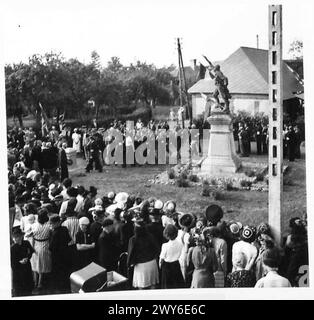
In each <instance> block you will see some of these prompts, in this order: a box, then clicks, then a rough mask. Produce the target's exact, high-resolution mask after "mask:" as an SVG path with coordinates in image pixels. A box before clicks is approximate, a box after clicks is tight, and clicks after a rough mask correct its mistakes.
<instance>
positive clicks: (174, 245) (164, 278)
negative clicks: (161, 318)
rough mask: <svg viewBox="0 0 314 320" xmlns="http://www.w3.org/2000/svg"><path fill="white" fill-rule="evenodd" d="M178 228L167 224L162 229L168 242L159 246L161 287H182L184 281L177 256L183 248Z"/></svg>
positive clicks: (178, 256)
mask: <svg viewBox="0 0 314 320" xmlns="http://www.w3.org/2000/svg"><path fill="white" fill-rule="evenodd" d="M177 236H178V229H177V227H176V226H174V225H172V224H168V225H167V226H166V227H165V229H164V237H165V238H166V239H167V240H168V242H166V243H164V244H163V245H162V247H161V253H160V257H159V265H160V268H161V288H162V289H174V288H184V287H185V282H184V278H183V275H182V272H181V266H180V263H179V258H180V255H181V252H182V249H183V243H182V241H181V240H180V239H178V237H177Z"/></svg>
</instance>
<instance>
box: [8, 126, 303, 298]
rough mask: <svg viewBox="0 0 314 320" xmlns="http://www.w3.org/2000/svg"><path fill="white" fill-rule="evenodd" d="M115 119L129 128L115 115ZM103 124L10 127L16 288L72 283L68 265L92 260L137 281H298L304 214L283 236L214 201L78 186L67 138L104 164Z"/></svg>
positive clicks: (147, 284)
mask: <svg viewBox="0 0 314 320" xmlns="http://www.w3.org/2000/svg"><path fill="white" fill-rule="evenodd" d="M111 127H112V128H116V129H119V130H120V131H123V130H124V131H125V130H126V124H125V123H122V122H118V121H116V122H114V123H112V124H111ZM145 127H147V128H149V129H152V130H154V131H155V130H158V129H168V127H167V123H166V122H163V123H157V124H156V123H154V122H153V121H151V122H150V123H149V124H148V125H147V126H144V125H143V123H142V122H141V121H138V122H137V123H136V124H135V130H137V131H138V132H140V130H141V129H143V128H145ZM103 130H104V129H87V128H85V127H83V128H81V129H80V130H79V129H75V130H74V131H73V133H71V134H68V133H64V132H60V131H58V130H56V127H52V128H51V130H50V131H49V132H48V133H47V135H45V136H40V135H39V134H38V133H35V132H34V130H33V129H32V128H29V129H27V130H23V129H21V128H18V129H13V130H11V131H10V132H9V133H8V152H9V157H8V181H9V186H8V196H9V217H10V230H11V267H12V288H13V295H14V296H23V295H31V294H32V293H33V294H34V293H35V294H41V293H43V294H45V293H67V292H70V290H71V289H70V274H71V273H72V272H75V271H77V270H80V269H81V268H83V267H85V266H87V265H89V264H90V263H91V262H95V263H97V264H99V265H100V266H102V267H104V268H105V269H106V270H107V271H116V272H118V273H121V274H123V275H124V276H125V277H127V278H128V283H129V288H130V289H131V288H133V289H154V288H162V289H170V288H204V287H205V288H213V287H215V288H217V287H280V286H281V287H282V286H285V287H289V286H293V287H296V286H299V279H300V267H302V266H307V265H308V248H307V225H306V218H304V217H296V218H293V219H291V220H290V229H291V233H290V234H289V235H288V236H287V237H285V238H283V239H282V243H281V244H280V245H279V244H278V243H276V242H275V241H274V238H273V235H272V232H271V228H270V227H269V225H268V224H266V223H262V224H260V225H259V226H244V225H242V224H241V223H240V222H237V221H226V220H224V215H223V210H222V209H221V208H220V207H219V206H217V205H215V204H213V205H210V206H208V207H207V208H204V212H200V213H199V214H198V215H197V216H195V215H192V214H189V213H181V212H178V210H177V208H176V207H177V206H176V203H175V202H174V201H172V200H169V201H162V200H161V199H156V198H154V197H153V195H152V197H150V198H148V199H142V198H140V197H138V196H137V195H130V194H127V193H126V192H118V193H115V192H114V191H112V192H109V193H108V194H106V195H99V194H98V192H97V189H96V188H95V187H93V186H90V187H89V188H86V186H83V185H77V186H74V185H73V183H72V180H71V179H70V178H69V173H68V169H67V166H68V159H67V156H66V152H65V150H66V148H67V146H69V145H70V146H72V147H73V148H74V149H75V150H76V152H77V153H81V152H82V151H83V152H82V155H83V157H84V156H85V157H86V160H87V166H86V171H87V172H88V171H89V170H91V169H92V167H93V162H94V163H95V165H96V169H98V170H99V171H101V170H102V164H101V160H100V158H101V154H102V153H101V150H102V149H101V148H102V143H101V141H102V131H103ZM261 132H262V131H261ZM287 136H288V137H289V134H287ZM290 137H291V136H290ZM104 146H106V144H104ZM93 149H94V150H96V152H95V151H92V150H93ZM99 150H100V152H98V151H99ZM93 152H94V154H93ZM96 153H97V155H96ZM97 157H99V158H98V160H95V158H97Z"/></svg>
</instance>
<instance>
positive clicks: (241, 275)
mask: <svg viewBox="0 0 314 320" xmlns="http://www.w3.org/2000/svg"><path fill="white" fill-rule="evenodd" d="M232 264H233V269H234V271H233V272H232V273H229V274H228V276H227V279H226V283H225V287H229V288H230V287H231V288H244V287H254V286H255V283H256V278H255V274H254V273H253V271H251V270H245V267H246V264H247V261H246V256H245V254H244V253H243V252H237V253H236V254H235V255H233V259H232Z"/></svg>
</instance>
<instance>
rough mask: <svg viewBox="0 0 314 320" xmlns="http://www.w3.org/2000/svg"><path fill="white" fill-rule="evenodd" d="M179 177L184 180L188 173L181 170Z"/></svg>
mask: <svg viewBox="0 0 314 320" xmlns="http://www.w3.org/2000/svg"><path fill="white" fill-rule="evenodd" d="M179 178H180V179H183V180H186V179H187V178H188V175H187V174H186V173H185V172H184V171H183V172H181V173H180V175H179Z"/></svg>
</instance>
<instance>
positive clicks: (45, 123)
mask: <svg viewBox="0 0 314 320" xmlns="http://www.w3.org/2000/svg"><path fill="white" fill-rule="evenodd" d="M38 104H39V107H40V110H41V133H42V136H45V135H47V134H48V132H49V129H48V125H49V120H48V117H47V114H46V112H45V110H44V108H43V106H42V105H41V103H40V102H39V103H38Z"/></svg>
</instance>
